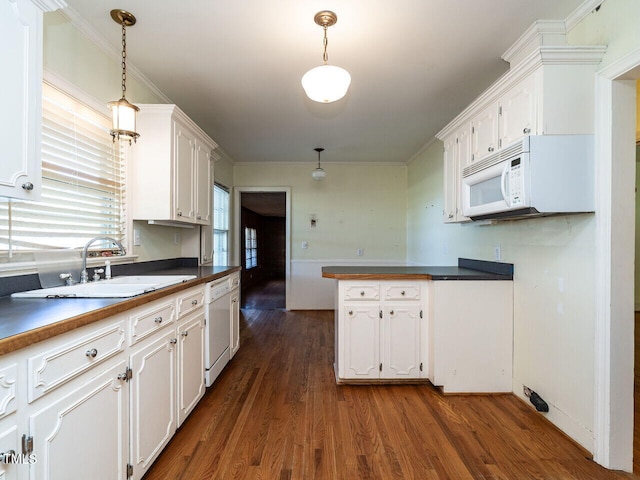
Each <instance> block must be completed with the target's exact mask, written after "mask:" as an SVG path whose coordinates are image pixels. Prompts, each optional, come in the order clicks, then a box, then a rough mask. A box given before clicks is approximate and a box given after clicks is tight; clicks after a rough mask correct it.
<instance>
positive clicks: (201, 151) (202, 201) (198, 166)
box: [194, 142, 213, 225]
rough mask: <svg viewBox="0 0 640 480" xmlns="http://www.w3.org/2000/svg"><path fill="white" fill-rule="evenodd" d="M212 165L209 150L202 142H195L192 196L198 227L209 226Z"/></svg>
mask: <svg viewBox="0 0 640 480" xmlns="http://www.w3.org/2000/svg"><path fill="white" fill-rule="evenodd" d="M212 164H213V162H212V161H211V149H209V147H207V146H206V145H204V144H203V143H202V142H197V143H196V148H195V179H194V186H195V191H194V196H195V209H196V211H195V216H196V223H199V224H200V225H211V184H212V182H213V178H212V177H213V176H212V175H211V170H212V168H211V167H212Z"/></svg>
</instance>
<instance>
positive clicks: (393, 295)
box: [384, 284, 420, 300]
mask: <svg viewBox="0 0 640 480" xmlns="http://www.w3.org/2000/svg"><path fill="white" fill-rule="evenodd" d="M384 299H385V300H420V286H419V285H410V284H409V285H389V286H388V287H386V289H385V293H384Z"/></svg>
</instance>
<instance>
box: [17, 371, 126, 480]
mask: <svg viewBox="0 0 640 480" xmlns="http://www.w3.org/2000/svg"><path fill="white" fill-rule="evenodd" d="M126 366H127V365H126V362H125V361H122V362H119V363H118V364H116V365H115V366H113V367H111V368H109V369H108V370H106V371H105V372H104V373H102V374H100V375H99V376H97V377H95V378H93V379H91V380H90V381H88V382H84V383H81V384H80V385H79V386H78V388H76V389H75V390H74V391H72V392H71V393H69V394H68V395H67V396H65V397H63V398H62V399H60V400H58V401H57V402H54V403H53V404H51V405H49V406H46V407H45V408H43V409H42V410H40V411H39V412H37V413H35V414H34V415H32V416H31V417H30V418H29V434H30V435H31V436H32V437H33V439H34V444H33V453H34V454H35V455H36V458H37V461H36V462H34V463H33V464H32V465H31V468H30V478H31V479H32V480H50V479H56V480H57V479H68V478H69V479H70V478H87V479H88V478H101V479H102V478H104V479H124V478H127V462H128V459H129V448H128V447H129V435H128V425H129V417H128V415H127V414H128V412H129V408H128V405H129V388H128V384H127V382H126V381H124V380H119V379H118V374H120V373H123V372H124V371H125V369H126Z"/></svg>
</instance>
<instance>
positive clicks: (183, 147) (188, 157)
mask: <svg viewBox="0 0 640 480" xmlns="http://www.w3.org/2000/svg"><path fill="white" fill-rule="evenodd" d="M174 128H175V133H174V135H175V145H174V148H175V158H174V169H175V170H174V178H173V181H174V182H175V188H174V192H175V193H174V195H175V198H174V215H175V218H174V219H175V220H181V221H183V222H188V221H195V212H194V204H193V202H194V194H193V190H194V187H195V184H194V161H193V157H194V150H195V136H194V135H193V133H192V132H191V131H190V130H188V129H187V128H185V127H184V126H183V125H181V124H180V123H179V122H174Z"/></svg>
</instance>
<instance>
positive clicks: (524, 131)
mask: <svg viewBox="0 0 640 480" xmlns="http://www.w3.org/2000/svg"><path fill="white" fill-rule="evenodd" d="M522 133H524V134H525V135H527V134H528V133H531V129H530V128H525V129H524V130H522Z"/></svg>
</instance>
